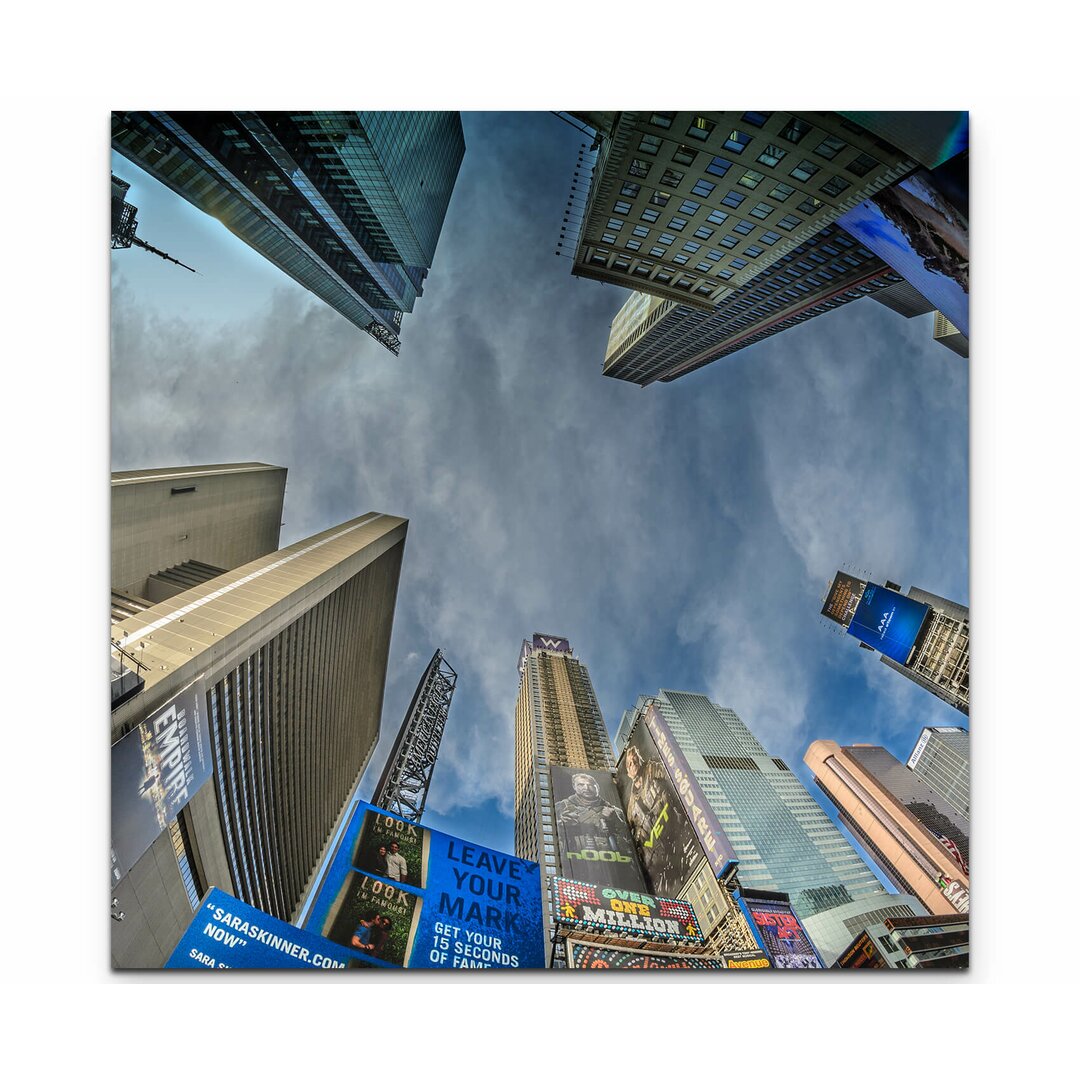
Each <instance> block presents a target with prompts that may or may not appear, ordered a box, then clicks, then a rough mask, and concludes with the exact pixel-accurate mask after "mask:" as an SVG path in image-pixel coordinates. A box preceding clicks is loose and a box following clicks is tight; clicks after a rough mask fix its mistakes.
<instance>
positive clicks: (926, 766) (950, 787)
mask: <svg viewBox="0 0 1080 1080" xmlns="http://www.w3.org/2000/svg"><path fill="white" fill-rule="evenodd" d="M907 767H908V768H909V769H910V770H911V771H912V772H913V773H914V774H915V775H916V776H917V777H918V778H919V779H920V780H921V781H922V782H923V783H924V784H926V786H927V787H929V788H930V790H931V791H933V792H934V793H935V794H936V795H939V796H941V798H943V799H944V800H945V801H946V802H947V803H948V804H949V805H950V806H951V807H952V808H953V809H954V810H956V812H957V813H958V814H960V815H961V816H962V817H963V818H964V820H966V821H969V820H970V819H971V747H970V745H969V743H968V732H967V728H962V727H924V728H923V729H922V732H921V733H920V735H919V741H918V742H917V743H916V744H915V749H914V750H912V751H911V756H910V757H909V758H908V761H907Z"/></svg>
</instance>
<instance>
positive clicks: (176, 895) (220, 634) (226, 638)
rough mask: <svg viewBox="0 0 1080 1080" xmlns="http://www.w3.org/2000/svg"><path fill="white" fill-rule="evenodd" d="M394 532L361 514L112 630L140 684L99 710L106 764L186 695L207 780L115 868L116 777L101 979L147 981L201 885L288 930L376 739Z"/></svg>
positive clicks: (395, 557)
mask: <svg viewBox="0 0 1080 1080" xmlns="http://www.w3.org/2000/svg"><path fill="white" fill-rule="evenodd" d="M166 482H168V483H170V484H171V483H172V481H171V480H168V481H166ZM173 497H179V496H173ZM279 523H280V517H278V518H277V519H276V521H275V525H276V524H279ZM406 529H407V522H406V521H405V520H404V519H402V518H397V517H391V516H389V515H385V514H366V515H364V516H362V517H359V518H356V519H354V520H352V521H348V522H345V523H344V524H342V525H339V526H336V527H335V528H332V529H327V530H326V531H324V532H322V533H319V534H317V535H316V536H312V537H309V538H308V539H306V540H301V541H299V542H297V543H295V544H292V545H290V546H288V547H286V548H283V549H281V550H279V551H271V552H270V553H268V554H265V555H263V556H261V557H258V558H255V559H253V560H251V561H248V562H246V563H243V564H241V565H238V566H235V567H234V568H232V569H227V570H223V571H221V572H219V573H216V574H214V575H213V576H212V577H210V578H208V579H207V580H205V581H202V582H200V583H197V584H194V585H193V586H191V587H190V588H188V589H186V590H184V591H181V592H178V593H176V594H175V595H172V596H170V597H168V598H166V599H162V600H160V601H158V602H156V603H147V604H146V605H145V606H144V607H142V608H140V609H138V610H136V611H134V612H133V613H131V614H128V615H127V616H126V617H123V618H120V619H119V620H117V621H115V622H114V623H113V626H112V642H113V648H112V652H113V658H114V660H116V661H118V662H119V663H120V665H121V666H123V667H126V668H132V669H134V670H135V671H136V672H137V673H138V675H139V678H140V685H139V688H138V690H137V692H136V693H134V694H129V695H128V696H126V697H125V698H124V699H123V700H122V701H120V702H119V703H118V704H117V705H116V706H115V707H114V709H113V712H112V739H113V760H114V763H115V762H116V761H117V760H118V759H117V750H118V748H119V747H120V746H121V744H123V743H124V740H125V736H129V735H130V736H132V737H136V736H137V735H140V734H141V733H142V732H143V731H145V730H146V728H147V727H148V725H149V724H150V723H151V722H153V724H154V725H155V730H156V727H157V723H158V721H157V719H156V718H158V717H160V716H161V715H163V713H162V710H168V708H169V706H170V703H173V702H176V701H178V700H181V699H183V698H184V696H185V695H187V698H188V700H192V698H193V699H194V703H195V704H196V705H197V708H198V710H199V712H200V713H202V715H203V716H204V717H205V722H206V732H207V734H206V739H207V742H208V746H206V747H204V748H203V750H204V751H205V757H206V759H207V760H208V762H209V764H210V766H211V772H210V775H209V776H208V777H206V778H205V780H204V781H203V782H201V786H198V787H197V788H196V789H195V790H193V791H192V792H191V793H190V795H189V797H187V799H186V801H185V802H184V803H183V805H182V806H181V807H180V808H179V811H178V812H177V813H175V815H174V818H173V819H172V820H168V821H166V820H164V817H161V818H159V824H160V828H161V831H160V833H159V834H157V835H156V839H153V841H152V842H151V843H150V844H149V847H147V848H146V849H145V850H144V851H143V852H142V853H141V855H138V857H137V858H134V859H133V861H132V862H131V863H130V864H119V865H118V864H117V862H116V851H115V845H116V843H117V841H116V836H117V820H118V814H120V816H121V817H122V816H123V811H122V808H123V807H124V806H128V805H130V803H131V801H132V796H133V795H134V802H135V803H136V804H138V802H139V798H138V795H139V792H140V791H142V792H148V791H149V785H147V784H145V783H144V785H143V788H141V789H139V790H138V791H135V792H132V791H128V790H126V788H123V787H117V784H118V783H119V781H118V779H117V777H118V775H119V774H118V771H117V769H116V768H115V764H114V770H113V775H114V788H113V833H114V870H113V913H114V920H115V921H114V925H113V938H112V957H113V965H114V966H115V967H122V968H144V967H159V966H160V965H161V964H162V963H163V962H164V961H165V959H167V957H168V956H169V954H170V952H171V951H172V949H173V947H174V946H175V945H176V943H177V941H178V940H179V939H180V936H181V934H182V933H183V930H184V929H185V928H186V926H187V924H188V922H190V919H191V912H192V911H193V910H194V909H195V907H196V906H197V905H198V903H199V899H200V898H201V897H202V896H203V895H205V892H206V891H207V889H209V888H210V887H211V886H217V887H219V888H221V889H224V890H225V891H227V892H229V893H230V894H231V895H233V896H236V897H239V898H240V899H241V900H244V901H245V902H247V903H249V904H252V905H253V906H255V907H257V908H259V909H260V910H262V911H265V912H267V913H269V914H271V915H274V916H276V917H277V918H280V919H283V920H286V921H288V920H290V919H291V918H292V917H293V916H294V915H295V913H296V912H298V911H299V909H300V906H301V904H302V901H303V899H304V896H305V893H306V890H307V888H308V887H309V884H310V880H311V876H312V874H313V872H314V871H315V869H316V868H317V866H318V864H319V861H320V858H321V856H322V854H323V852H324V848H325V845H326V843H327V841H328V839H329V838H330V836H331V835H332V832H333V829H334V827H335V825H336V823H337V822H338V820H339V818H340V815H341V814H342V813H343V812H344V810H345V808H346V806H347V805H348V802H349V799H350V798H351V796H352V794H353V793H354V791H355V788H356V785H357V784H358V782H359V780H360V777H361V775H362V774H363V771H364V768H365V767H366V765H367V762H368V760H369V758H370V756H371V753H372V751H373V749H374V747H375V743H376V740H377V739H378V734H379V722H380V713H381V709H382V698H383V689H384V684H385V679H386V663H387V656H388V652H389V643H390V631H391V626H392V622H393V611H394V602H395V598H396V593H397V584H398V577H399V573H400V568H401V559H402V553H403V551H404V544H405V534H406ZM170 557H171V556H170Z"/></svg>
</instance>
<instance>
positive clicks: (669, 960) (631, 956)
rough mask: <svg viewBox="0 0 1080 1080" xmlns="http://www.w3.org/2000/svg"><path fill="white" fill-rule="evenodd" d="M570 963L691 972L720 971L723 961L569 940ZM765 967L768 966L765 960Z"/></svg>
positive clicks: (598, 968)
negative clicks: (687, 970)
mask: <svg viewBox="0 0 1080 1080" xmlns="http://www.w3.org/2000/svg"><path fill="white" fill-rule="evenodd" d="M566 944H567V949H566V952H567V959H568V961H569V966H570V967H572V968H577V969H579V970H582V971H639V970H640V971H649V970H657V969H659V968H684V969H689V970H691V971H720V970H723V968H724V966H725V965H724V961H723V960H721V959H720V958H719V957H714V956H674V955H672V954H670V953H656V952H645V951H643V950H640V949H617V948H611V947H610V946H605V947H603V948H599V947H598V946H596V945H588V944H586V943H585V942H582V941H573V940H571V941H568V942H567V943H566ZM762 960H763V961H764V966H765V967H768V966H769V961H768V960H765V958H764V957H762Z"/></svg>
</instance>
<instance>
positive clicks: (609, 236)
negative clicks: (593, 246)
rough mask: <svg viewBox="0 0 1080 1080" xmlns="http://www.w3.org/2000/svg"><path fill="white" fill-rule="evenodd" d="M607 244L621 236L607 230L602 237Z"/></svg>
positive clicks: (612, 242)
mask: <svg viewBox="0 0 1080 1080" xmlns="http://www.w3.org/2000/svg"><path fill="white" fill-rule="evenodd" d="M601 239H602V240H603V241H604V243H605V244H614V243H615V241H616V240H618V239H619V238H618V237H617V236H616V235H615V234H614V233H613V232H606V233H604V235H603V236H602V237H601Z"/></svg>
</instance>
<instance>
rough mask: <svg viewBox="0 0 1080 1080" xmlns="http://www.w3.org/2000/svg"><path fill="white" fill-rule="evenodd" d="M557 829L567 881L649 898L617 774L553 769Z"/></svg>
mask: <svg viewBox="0 0 1080 1080" xmlns="http://www.w3.org/2000/svg"><path fill="white" fill-rule="evenodd" d="M549 771H550V773H551V790H552V798H553V799H554V800H555V829H556V832H557V833H558V837H559V855H560V857H561V859H562V866H563V869H564V871H565V872H566V875H567V877H571V878H574V879H575V880H577V881H591V882H593V883H594V884H596V885H612V886H615V887H617V888H622V889H632V890H634V891H635V892H648V886H647V885H646V884H645V878H644V876H643V875H642V873H641V867H640V866H639V865H638V857H637V851H636V850H635V848H634V838H633V837H632V836H631V835H630V829H629V827H628V826H627V824H626V814H625V813H624V812H623V808H622V803H621V800H620V798H619V790H618V788H616V786H615V781H614V780H613V779H612V778H611V774H610V773H607V772H604V771H602V770H597V769H568V768H565V767H563V766H561V765H552V766H551V768H550V770H549Z"/></svg>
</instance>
